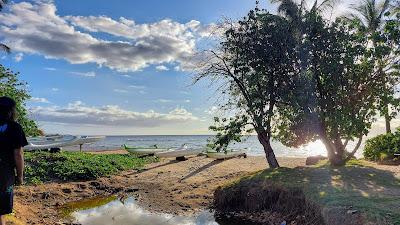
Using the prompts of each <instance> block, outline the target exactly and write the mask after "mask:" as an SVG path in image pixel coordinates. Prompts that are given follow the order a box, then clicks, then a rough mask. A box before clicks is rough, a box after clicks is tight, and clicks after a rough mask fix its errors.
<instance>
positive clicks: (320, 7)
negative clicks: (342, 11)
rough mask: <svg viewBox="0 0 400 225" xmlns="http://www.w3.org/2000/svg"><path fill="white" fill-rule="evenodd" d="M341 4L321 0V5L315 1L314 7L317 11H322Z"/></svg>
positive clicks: (340, 0)
mask: <svg viewBox="0 0 400 225" xmlns="http://www.w3.org/2000/svg"><path fill="white" fill-rule="evenodd" d="M341 2H342V0H323V1H322V2H321V4H318V3H317V0H315V7H316V9H317V10H319V11H324V10H326V9H333V8H334V7H335V5H338V4H340V3H341Z"/></svg>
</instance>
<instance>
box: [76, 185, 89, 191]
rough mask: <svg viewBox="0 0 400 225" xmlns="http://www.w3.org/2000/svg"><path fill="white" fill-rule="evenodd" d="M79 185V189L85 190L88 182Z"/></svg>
mask: <svg viewBox="0 0 400 225" xmlns="http://www.w3.org/2000/svg"><path fill="white" fill-rule="evenodd" d="M77 187H78V188H79V189H83V190H85V189H86V188H87V185H86V184H78V185H77Z"/></svg>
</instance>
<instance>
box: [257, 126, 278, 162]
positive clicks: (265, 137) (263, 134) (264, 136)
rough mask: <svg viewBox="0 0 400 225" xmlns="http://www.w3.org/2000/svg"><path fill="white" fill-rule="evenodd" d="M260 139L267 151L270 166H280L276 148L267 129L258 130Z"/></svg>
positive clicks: (266, 156) (266, 155)
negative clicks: (272, 145)
mask: <svg viewBox="0 0 400 225" xmlns="http://www.w3.org/2000/svg"><path fill="white" fill-rule="evenodd" d="M258 140H259V141H260V143H261V144H262V146H263V147H264V152H265V158H266V159H267V162H268V165H269V167H270V168H278V167H279V163H278V160H276V157H275V153H274V150H273V149H272V147H271V141H270V138H269V136H268V134H267V132H265V131H260V132H258Z"/></svg>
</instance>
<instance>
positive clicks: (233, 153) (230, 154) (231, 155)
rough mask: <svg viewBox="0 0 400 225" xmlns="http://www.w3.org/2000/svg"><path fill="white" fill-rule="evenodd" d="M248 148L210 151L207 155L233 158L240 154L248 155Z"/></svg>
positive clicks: (215, 157)
mask: <svg viewBox="0 0 400 225" xmlns="http://www.w3.org/2000/svg"><path fill="white" fill-rule="evenodd" d="M246 152H247V151H246V150H228V151H223V152H217V151H208V152H207V157H208V158H212V159H231V158H235V157H239V156H244V157H246V156H247V155H246Z"/></svg>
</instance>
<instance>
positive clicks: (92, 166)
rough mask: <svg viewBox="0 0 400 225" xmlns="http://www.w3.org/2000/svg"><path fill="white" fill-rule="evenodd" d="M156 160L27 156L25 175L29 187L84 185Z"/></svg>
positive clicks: (79, 155)
mask: <svg viewBox="0 0 400 225" xmlns="http://www.w3.org/2000/svg"><path fill="white" fill-rule="evenodd" d="M155 160H156V159H155V158H154V157H145V158H138V157H136V156H134V155H131V154H126V155H119V154H111V155H95V154H90V153H81V152H60V153H48V152H27V153H25V161H26V168H25V175H26V180H27V183H28V184H38V183H41V182H46V181H54V180H56V181H85V180H94V179H96V178H99V177H106V176H111V175H113V174H116V173H118V172H119V171H124V170H130V169H140V168H143V166H144V165H145V164H146V163H151V162H154V161H155Z"/></svg>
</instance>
